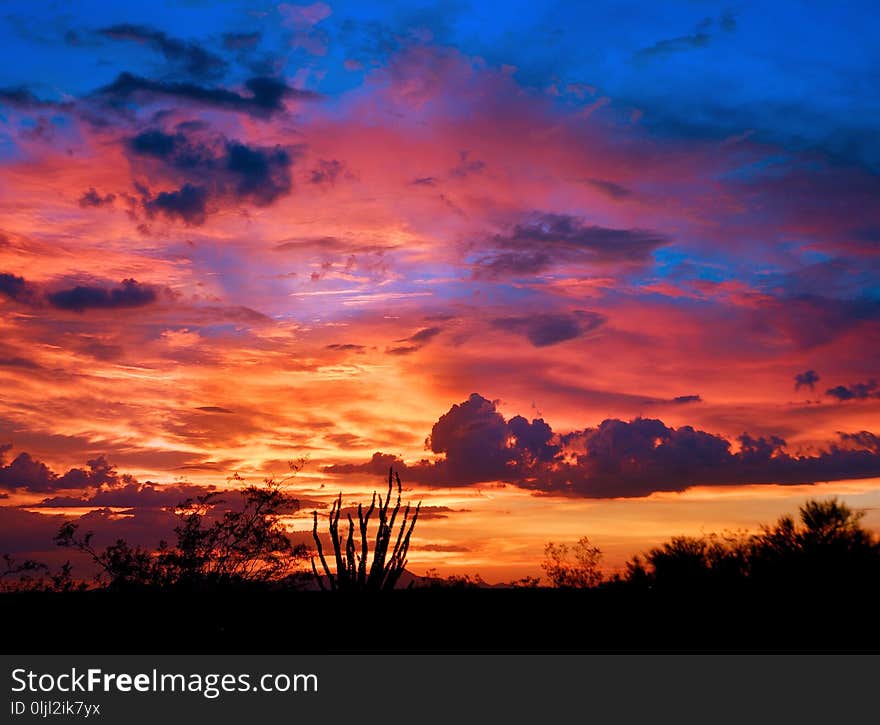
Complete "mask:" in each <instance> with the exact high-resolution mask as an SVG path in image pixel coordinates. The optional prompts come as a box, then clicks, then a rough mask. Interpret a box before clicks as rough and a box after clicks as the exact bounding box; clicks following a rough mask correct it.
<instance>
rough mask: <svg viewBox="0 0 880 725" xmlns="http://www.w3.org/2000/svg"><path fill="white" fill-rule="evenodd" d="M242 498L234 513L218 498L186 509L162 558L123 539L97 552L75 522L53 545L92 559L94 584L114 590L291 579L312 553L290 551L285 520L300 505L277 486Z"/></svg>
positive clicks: (300, 548)
mask: <svg viewBox="0 0 880 725" xmlns="http://www.w3.org/2000/svg"><path fill="white" fill-rule="evenodd" d="M238 480H241V479H238ZM240 494H241V497H242V505H241V507H240V508H236V509H221V506H222V504H224V499H223V498H221V494H220V493H219V492H210V493H207V494H205V495H203V496H198V497H196V498H191V499H187V500H186V501H183V502H182V503H180V504H179V505H178V507H177V510H176V513H177V516H178V518H179V521H180V523H179V524H178V525H177V526H176V527H175V529H174V534H175V537H176V541H175V543H174V545H173V546H169V545H168V544H167V543H166V542H164V541H163V542H160V543H159V548H158V549H157V550H156V551H150V550H149V549H145V548H143V547H140V546H132V545H130V544H128V543H127V542H126V541H124V540H123V539H119V540H117V541H116V543H114V544H111V545H110V546H107V547H105V548H103V549H98V548H96V547H95V546H94V545H93V534H92V532H86V533H84V534H81V533H80V532H79V527H78V525H77V524H75V523H73V522H67V523H65V524H63V525H62V526H61V528H60V530H59V532H58V534H57V535H56V537H55V541H56V543H57V544H58V545H59V546H64V547H70V548H73V549H76V550H78V551H80V552H82V553H84V554H86V555H87V556H89V557H90V558H91V560H92V561H93V562H94V563H95V564H96V565H97V567H98V573H97V575H96V577H95V579H96V583H97V584H98V585H100V586H105V587H108V588H110V589H128V588H132V587H183V588H206V587H216V586H230V585H235V584H245V583H262V584H266V583H269V582H278V581H281V580H283V579H285V578H287V577H290V576H292V575H293V574H295V572H296V571H297V569H298V568H299V566H300V565H301V564H302V563H303V562H304V561H305V559H306V557H307V549H306V547H305V546H304V545H297V546H294V545H292V544H291V542H290V539H289V538H288V536H287V534H286V532H285V530H284V527H283V526H282V525H281V523H280V517H281V516H282V515H283V514H288V513H292V512H294V511H296V510H297V509H298V503H297V501H296V500H295V499H293V498H291V497H290V496H288V495H287V494H285V493H284V492H283V491H282V490H281V487H280V484H278V483H275V482H274V481H272V480H269V481H266V482H265V485H264V486H262V487H258V486H248V487H246V488H244V489H243V490H241V492H240Z"/></svg>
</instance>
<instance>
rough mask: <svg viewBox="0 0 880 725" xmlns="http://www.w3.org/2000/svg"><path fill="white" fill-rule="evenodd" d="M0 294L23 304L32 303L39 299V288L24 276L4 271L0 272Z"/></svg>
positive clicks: (37, 301)
mask: <svg viewBox="0 0 880 725" xmlns="http://www.w3.org/2000/svg"><path fill="white" fill-rule="evenodd" d="M0 295H3V296H4V297H7V298H8V299H10V300H13V301H15V302H20V303H21V304H25V305H34V304H37V303H39V301H40V297H41V294H40V290H39V288H38V287H37V286H36V285H33V284H31V283H30V282H28V281H27V280H25V279H24V277H18V276H17V275H14V274H8V273H6V272H4V273H2V274H0Z"/></svg>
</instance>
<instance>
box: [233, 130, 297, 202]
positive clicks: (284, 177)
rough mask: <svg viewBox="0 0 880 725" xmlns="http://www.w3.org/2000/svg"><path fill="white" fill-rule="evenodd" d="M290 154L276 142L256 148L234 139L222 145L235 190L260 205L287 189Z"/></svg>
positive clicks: (280, 194)
mask: <svg viewBox="0 0 880 725" xmlns="http://www.w3.org/2000/svg"><path fill="white" fill-rule="evenodd" d="M291 164H292V159H291V157H290V154H289V153H288V152H287V151H286V150H285V149H283V148H281V147H280V146H276V147H275V148H271V149H266V148H256V147H250V146H246V145H245V144H242V143H238V142H237V141H230V142H229V143H228V144H227V145H226V168H227V170H228V171H229V172H231V174H232V175H233V177H234V179H235V193H236V194H237V195H238V196H239V197H242V198H247V199H249V200H250V201H252V202H254V203H255V204H258V205H260V206H265V205H267V204H271V203H272V202H273V201H275V200H276V199H277V198H278V197H279V196H282V195H283V194H286V193H287V192H289V191H290V186H291V179H290V165H291Z"/></svg>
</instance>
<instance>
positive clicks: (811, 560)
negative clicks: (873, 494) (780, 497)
mask: <svg viewBox="0 0 880 725" xmlns="http://www.w3.org/2000/svg"><path fill="white" fill-rule="evenodd" d="M863 517H864V512H861V511H853V510H852V509H850V508H849V507H848V506H847V505H846V504H845V503H842V502H840V501H838V500H837V499H836V498H832V499H829V500H826V501H816V500H810V501H807V502H806V503H805V504H804V505H803V506H801V507H800V509H799V511H798V521H795V519H794V518H793V517H791V516H782V517H781V518H780V519H779V520H778V521H777V522H776V524H775V525H773V526H769V527H768V526H765V527H763V528H762V530H761V532H760V533H759V534H757V535H755V536H754V537H753V538H752V540H751V542H750V550H749V570H750V571H749V573H750V575H751V576H752V577H754V578H756V579H761V580H772V581H780V580H782V581H788V582H791V581H793V580H797V581H798V582H799V583H801V584H806V585H810V584H814V585H818V586H822V585H826V584H828V583H831V582H839V581H849V582H852V583H855V582H857V581H858V580H864V579H866V578H874V579H876V578H877V577H880V540H878V539H877V538H876V537H874V536H873V535H872V534H871V532H870V531H868V530H867V529H865V528H863V527H862V525H861V523H860V522H861V520H862V518H863Z"/></svg>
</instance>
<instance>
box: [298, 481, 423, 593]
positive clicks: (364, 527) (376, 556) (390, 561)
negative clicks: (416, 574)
mask: <svg viewBox="0 0 880 725" xmlns="http://www.w3.org/2000/svg"><path fill="white" fill-rule="evenodd" d="M395 481H396V483H397V500H396V502H395V504H394V508H391V495H392V493H393V491H394V483H395ZM401 495H402V487H401V485H400V476H399V475H397V474H396V473H394V471H393V470H392V469H389V471H388V493H387V494H386V496H385V498H384V500H383V498H382V495H381V494H377V493H376V492H375V491H374V492H373V498H372V501H370V505H369V507H367V509H366V510H364V508H363V506H362V504H358V507H357V517H358V536H357V538H358V545H357V546H356V544H355V524H354V519H353V518H352V516H351V514H350V513H348V514H346V516H347V518H348V534H347V536H346V537H345V541H344V542H343V539H342V538H341V537H340V534H339V519H340V517H341V515H342V494H341V493H340V494H339V497H338V498H337V499H336V500H335V501H334V502H333V505H332V507H331V508H330V513H329V514H328V530H329V534H330V543H331V545H332V546H333V558H334V561H335V565H336V570H335V573H334V572H333V571H331V569H330V567H329V566H328V564H327V558H326V557H325V555H324V545H323V543H322V541H321V536H320V535H319V533H318V512H317V511H315V512H314V513H313V517H314V526H313V528H312V537H313V538H314V540H315V547H316V549H317V553H318V559H319V560H320V562H321V567H322V569H323V572H324V576H321V574H320V573H319V572H318V567H317V565H316V563H315V557H312V573H313V574H314V577H315V581H317V583H318V586H319V587H320V588H321V589H322V590H325V589H327V584H325V583H324V579H325V578H326V580H327V582H328V584H329V588H330V590H331V591H387V590H390V589H394V587H395V586H396V585H397V582H398V580H399V579H400V575H401V574H402V573H403V570H404V568H405V567H406V555H407V552H408V551H409V542H410V537H411V536H412V532H413V529H414V528H415V525H416V521H417V520H418V517H419V509H420V508H421V505H422V504H421V503H419V504H418V505H417V506H416V508H415V511H414V512H413V515H412V518H410V511H411V506H410V504H407V505H406V508H404V510H403V517H402V519H401V520H400V523H399V526H398V529H397V536H396V539H395V541H394V546H393V548H392V547H391V542H392V538H393V537H394V532H395V528H394V527H395V523H396V522H397V517H398V514H399V513H400V507H401V504H402V501H401ZM389 509H390V511H391V514H390V516H389ZM374 513H375V514H376V515H377V516H378V528H377V530H376V536H375V540H374V543H373V549H372V552H371V551H370V537H369V532H368V527H369V523H370V518H371V517H372V515H373V514H374ZM407 523H409V526H407ZM389 549H390V555H389ZM371 553H372V557H373V559H372V562H370V561H369V559H370V554H371Z"/></svg>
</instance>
